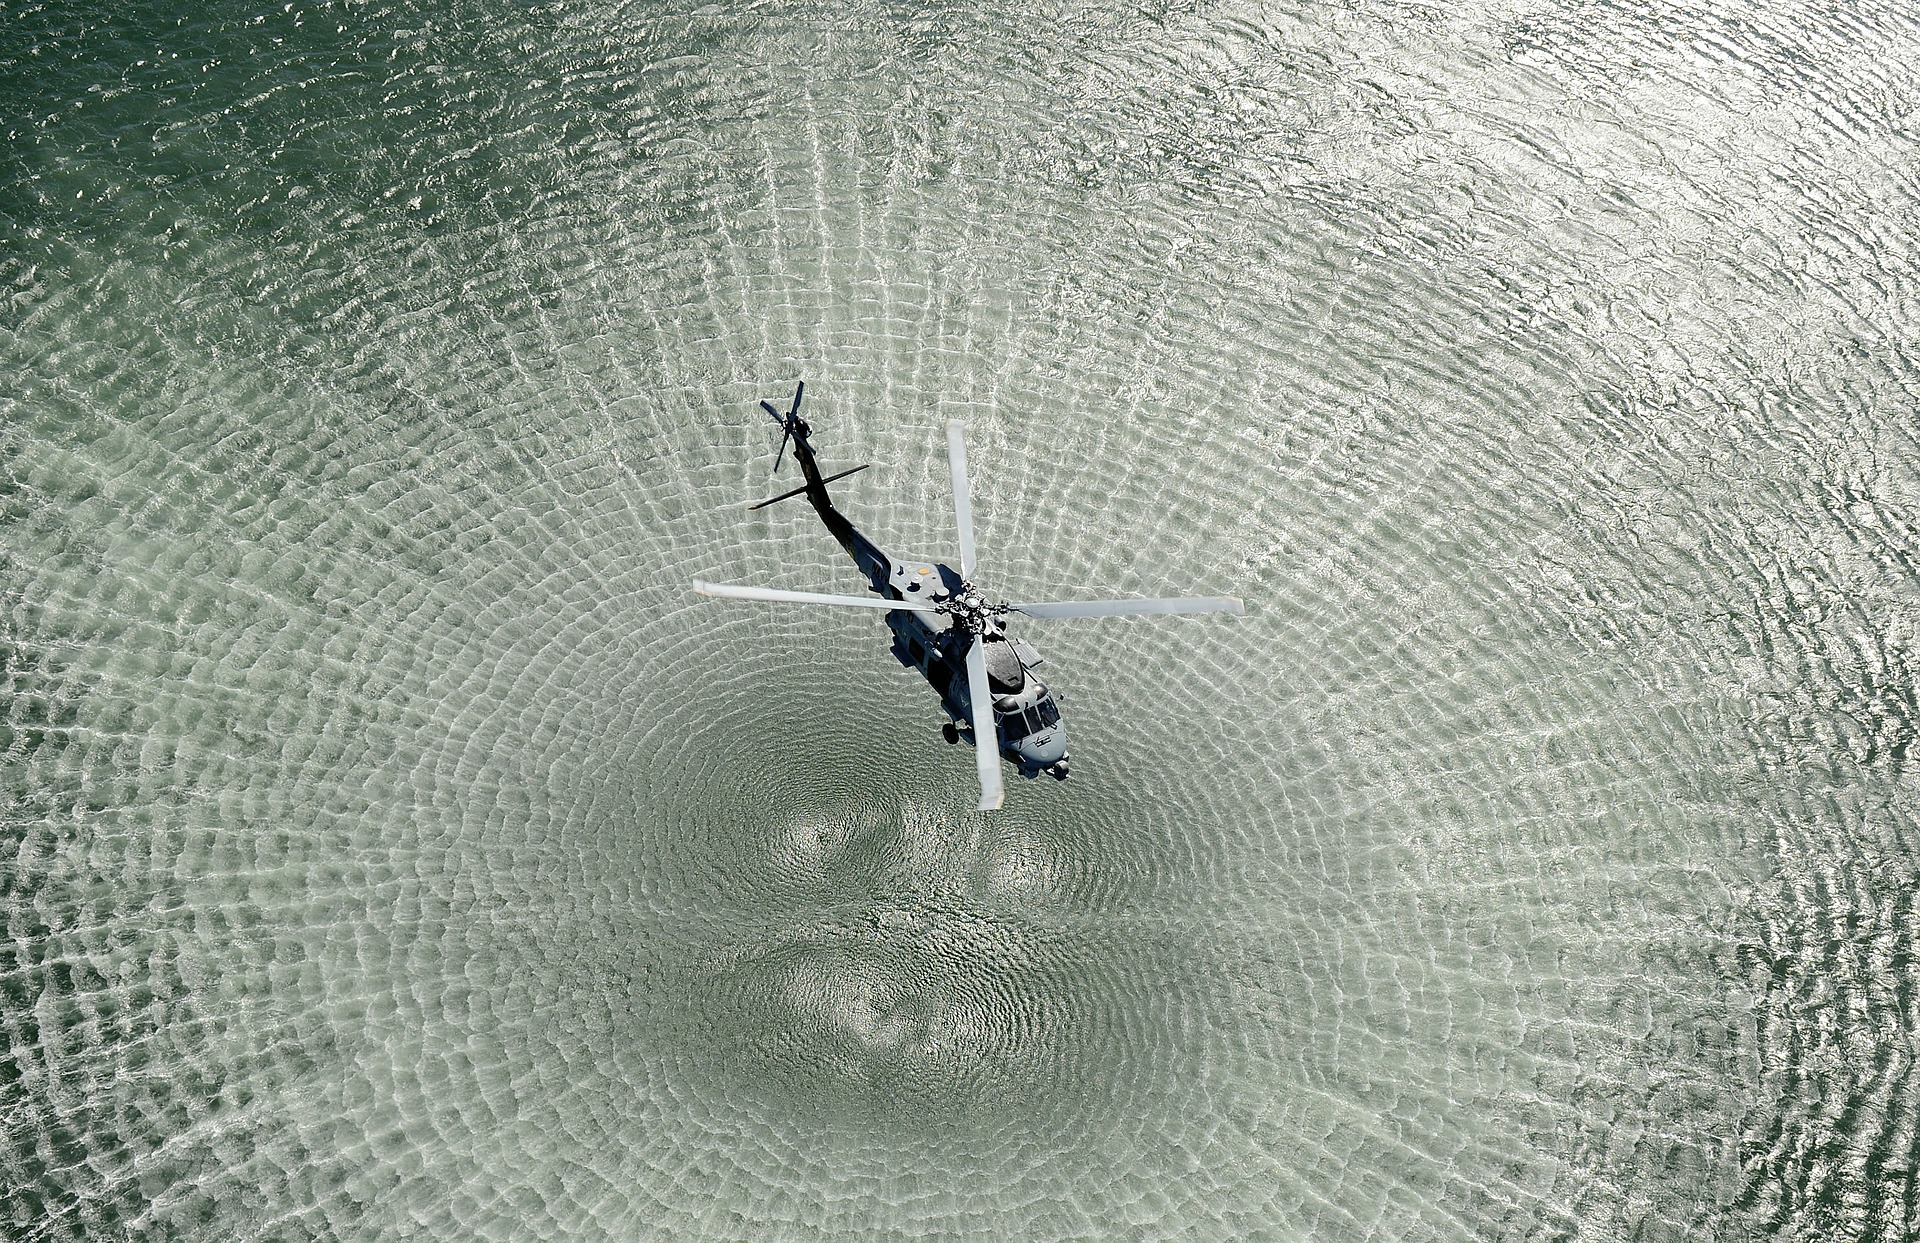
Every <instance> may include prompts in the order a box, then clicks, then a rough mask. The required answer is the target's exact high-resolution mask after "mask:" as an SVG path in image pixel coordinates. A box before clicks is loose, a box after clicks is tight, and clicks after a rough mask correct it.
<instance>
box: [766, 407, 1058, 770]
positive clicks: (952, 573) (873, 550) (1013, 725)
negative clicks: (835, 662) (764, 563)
mask: <svg viewBox="0 0 1920 1243" xmlns="http://www.w3.org/2000/svg"><path fill="white" fill-rule="evenodd" d="M804 391H805V385H804V384H802V385H801V386H800V387H799V388H797V389H796V390H795V392H794V402H793V409H792V410H789V411H788V413H787V414H786V415H785V416H782V415H781V414H780V413H779V412H778V411H776V410H774V409H773V407H772V406H770V405H766V403H762V405H763V406H764V407H765V409H766V410H767V412H768V413H770V414H772V415H773V416H774V418H775V420H776V421H778V422H779V423H780V425H781V428H782V430H783V433H784V434H783V437H782V440H781V446H780V447H781V450H782V452H784V451H785V449H786V446H787V444H788V443H789V441H790V442H791V443H792V445H793V456H794V457H795V459H797V460H798V461H799V463H800V470H801V473H802V474H804V475H805V476H806V480H807V484H806V487H805V488H804V489H803V490H802V491H803V492H804V495H805V496H806V498H807V500H808V502H809V503H810V504H812V506H813V509H814V512H815V513H817V514H819V515H820V521H821V522H822V523H824V524H825V526H826V528H827V530H828V532H829V533H831V534H832V535H833V537H834V539H835V540H837V541H838V542H839V544H840V547H841V548H843V549H845V550H846V553H847V555H848V556H850V557H852V558H853V563H854V564H855V565H857V566H858V567H859V568H860V571H861V572H862V573H863V574H865V575H866V576H867V582H868V585H869V586H871V587H872V589H873V591H874V593H875V594H876V595H879V596H880V597H882V598H883V599H888V600H914V601H917V602H924V603H929V604H944V603H947V602H948V601H951V600H952V599H954V598H955V597H956V596H958V595H959V594H960V593H961V592H962V591H963V589H964V588H965V586H966V584H965V582H964V580H963V579H962V578H961V576H960V572H959V571H958V570H956V569H954V568H953V567H952V566H950V565H946V564H944V563H942V562H936V561H903V560H900V559H899V558H896V557H891V556H888V555H887V554H886V553H885V552H883V551H882V550H881V548H880V546H879V545H878V544H875V543H874V542H873V541H872V540H871V539H869V538H867V536H866V534H865V533H864V532H862V531H861V530H860V529H859V528H858V527H856V526H854V525H853V523H852V521H851V520H849V519H848V518H847V516H846V515H845V514H843V513H841V512H840V511H839V509H837V508H836V507H835V506H834V504H833V498H832V497H831V496H830V495H829V494H828V492H827V485H826V480H825V479H823V478H822V477H821V475H820V467H819V464H818V462H817V461H816V460H815V458H814V453H813V445H812V444H811V442H810V441H809V440H808V437H809V436H810V435H811V434H812V429H811V428H810V427H809V426H808V424H807V422H806V420H804V419H802V418H800V417H799V415H798V410H799V406H800V398H801V395H802V393H804ZM775 465H776V467H777V466H778V460H777V459H776V462H775ZM799 494H800V493H793V494H790V495H799ZM885 616H886V621H887V626H888V628H889V629H891V630H892V631H893V648H892V650H893V655H894V658H895V659H897V660H898V661H900V663H901V664H902V665H905V666H907V667H908V668H911V669H918V670H919V671H920V674H921V676H922V677H924V678H926V679H927V683H928V685H930V686H932V687H933V689H934V691H935V692H936V693H937V694H938V695H939V696H940V706H941V707H942V708H944V709H945V710H946V713H947V715H948V716H949V717H951V718H952V720H953V724H954V726H955V732H956V734H957V736H958V737H963V738H966V739H967V740H968V741H971V742H975V744H976V745H977V740H976V739H974V738H973V737H972V720H973V713H972V712H971V711H970V710H969V709H970V706H971V705H970V703H969V696H968V692H967V670H966V653H967V646H968V641H969V638H970V636H969V635H968V633H967V631H966V629H965V627H964V626H962V625H960V624H959V623H958V621H957V620H956V619H955V618H954V617H952V616H949V615H946V614H941V613H916V612H908V611H906V610H904V609H903V610H900V611H898V612H889V613H887V614H886V615H885ZM981 638H982V641H983V642H984V643H985V644H986V647H985V651H986V654H987V667H988V672H989V675H991V674H992V672H993V669H994V666H995V665H996V664H997V665H999V667H1000V669H1001V670H1002V679H1001V680H1002V684H1003V685H1008V686H1010V687H1011V689H1009V690H1008V691H1007V692H1006V693H1004V694H998V693H997V694H996V698H995V701H994V703H993V705H992V708H993V717H992V719H993V722H994V733H995V735H996V741H997V742H998V743H999V744H1000V745H999V747H998V750H999V753H1000V754H1001V756H1002V757H1004V758H1006V759H1008V760H1011V761H1013V763H1014V764H1015V765H1016V766H1017V768H1018V771H1019V772H1020V774H1021V775H1022V776H1025V777H1034V776H1037V775H1039V774H1040V773H1041V772H1049V773H1050V774H1051V775H1052V776H1054V777H1058V778H1062V779H1064V778H1065V777H1066V775H1067V761H1068V757H1067V728H1066V724H1065V722H1063V721H1061V720H1060V712H1059V705H1058V702H1057V701H1056V700H1055V699H1054V698H1053V695H1052V693H1051V692H1050V691H1049V690H1048V689H1047V686H1046V684H1045V683H1044V682H1042V681H1041V680H1040V679H1039V678H1037V677H1035V676H1034V675H1033V672H1032V671H1033V667H1034V666H1036V665H1038V664H1040V663H1041V657H1040V654H1039V652H1037V651H1035V650H1034V648H1033V646H1032V645H1031V644H1029V643H1026V642H1024V641H1022V642H1018V643H1015V642H1012V641H1009V640H1008V639H1007V635H1006V631H1005V628H1004V627H1003V626H1001V625H1000V623H999V620H998V619H997V618H990V619H988V620H987V623H986V626H985V629H984V630H983V632H982V635H981ZM996 689H997V688H996Z"/></svg>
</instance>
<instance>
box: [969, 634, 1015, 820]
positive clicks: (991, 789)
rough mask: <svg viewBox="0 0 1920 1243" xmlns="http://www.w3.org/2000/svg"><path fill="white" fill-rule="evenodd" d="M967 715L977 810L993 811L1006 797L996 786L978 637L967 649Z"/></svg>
mask: <svg viewBox="0 0 1920 1243" xmlns="http://www.w3.org/2000/svg"><path fill="white" fill-rule="evenodd" d="M967 711H968V712H969V714H970V715H971V716H972V718H973V761H974V763H975V764H977V765H979V767H980V810H981V811H993V810H995V809H997V808H998V807H999V806H1000V803H1001V800H1003V799H1004V798H1005V797H1006V793H1007V792H1006V787H1005V786H1003V785H1002V784H1001V782H1000V731H999V729H998V728H997V727H995V725H994V723H993V687H992V685H991V684H990V683H989V682H988V681H987V649H986V648H985V647H984V646H983V645H982V643H981V641H980V636H979V635H975V636H974V638H973V646H972V647H969V648H968V649H967Z"/></svg>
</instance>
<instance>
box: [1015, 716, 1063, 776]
mask: <svg viewBox="0 0 1920 1243" xmlns="http://www.w3.org/2000/svg"><path fill="white" fill-rule="evenodd" d="M1020 743H1021V745H1020V758H1021V759H1023V760H1025V761H1026V762H1027V763H1029V764H1031V765H1033V766H1034V767H1035V768H1048V767H1051V766H1052V765H1054V764H1057V763H1059V762H1060V761H1061V760H1063V759H1065V758H1066V757H1067V731H1066V730H1065V729H1063V728H1061V727H1060V726H1058V725H1056V726H1054V727H1053V728H1052V729H1050V730H1047V731H1045V732H1043V733H1039V734H1029V735H1027V736H1026V737H1025V738H1023V739H1021V740H1020Z"/></svg>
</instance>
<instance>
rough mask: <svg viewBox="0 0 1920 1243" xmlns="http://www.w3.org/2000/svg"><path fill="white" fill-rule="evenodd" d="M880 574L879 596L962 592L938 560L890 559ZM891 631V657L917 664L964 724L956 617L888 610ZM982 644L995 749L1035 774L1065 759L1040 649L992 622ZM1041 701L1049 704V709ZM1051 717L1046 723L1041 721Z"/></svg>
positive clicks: (962, 646) (933, 598)
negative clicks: (1040, 672)
mask: <svg viewBox="0 0 1920 1243" xmlns="http://www.w3.org/2000/svg"><path fill="white" fill-rule="evenodd" d="M888 564H889V570H888V574H887V576H886V579H885V580H884V585H883V584H882V583H880V582H876V583H875V584H874V589H875V591H876V592H878V593H879V594H880V595H882V596H885V597H887V598H889V599H894V600H921V601H928V602H932V603H942V602H944V601H946V600H948V599H950V598H952V596H953V594H954V593H955V592H957V591H959V590H960V588H961V585H962V584H961V579H960V574H959V571H957V570H955V569H954V568H953V567H952V566H950V565H946V564H943V563H941V562H937V561H919V562H915V561H898V560H890V561H889V563H888ZM886 620H887V625H888V626H889V627H890V628H891V629H892V630H893V635H894V639H893V655H894V658H895V659H896V660H898V661H899V662H900V663H901V664H902V665H905V666H906V667H907V668H909V669H918V670H919V671H920V674H921V675H922V676H923V677H925V678H926V679H927V683H928V684H929V685H930V686H932V687H933V689H934V690H935V691H936V692H937V693H938V694H939V695H940V702H941V706H942V707H943V708H945V709H946V711H947V715H948V716H950V717H952V718H953V721H954V724H955V725H956V726H959V727H966V726H967V725H968V722H970V721H971V720H972V719H973V713H972V712H971V711H970V710H969V709H970V706H971V705H970V704H969V703H968V695H967V671H966V665H965V663H964V662H965V659H966V645H967V643H968V642H969V639H970V636H969V635H968V634H967V632H966V631H965V630H964V629H963V628H962V627H960V626H958V625H956V624H955V622H954V619H953V618H951V617H949V616H947V615H945V614H939V613H933V614H928V613H910V612H907V611H905V610H902V611H900V612H897V613H888V614H886ZM982 638H983V640H984V641H985V643H986V648H985V650H986V655H987V672H988V676H989V677H990V678H991V679H992V683H993V690H994V691H995V693H996V697H995V699H994V701H993V704H992V708H993V715H994V725H995V729H996V732H997V733H998V734H999V739H1000V743H1001V746H1000V753H1001V754H1002V755H1003V756H1005V757H1006V758H1008V759H1010V760H1013V761H1014V762H1015V763H1016V764H1018V765H1019V766H1020V771H1021V772H1022V773H1023V774H1024V775H1026V776H1029V777H1031V776H1034V775H1035V774H1037V773H1039V772H1040V771H1042V770H1044V769H1047V768H1049V767H1051V766H1053V765H1055V764H1057V763H1059V762H1060V761H1062V760H1064V759H1066V758H1067V728H1066V725H1065V723H1063V722H1061V721H1060V720H1059V717H1058V704H1057V702H1056V701H1054V699H1053V696H1052V692H1051V691H1050V690H1048V688H1047V685H1046V683H1044V682H1042V681H1041V680H1040V679H1039V678H1038V677H1036V676H1034V673H1033V668H1034V666H1036V665H1038V664H1040V663H1041V662H1042V658H1041V656H1040V653H1039V652H1038V651H1036V650H1035V649H1034V647H1033V645H1032V644H1030V643H1028V642H1026V641H1025V640H1023V639H1009V638H1008V637H1007V635H1006V633H1005V630H1004V629H1003V628H1001V627H999V626H998V625H997V624H994V625H992V626H990V627H989V629H988V630H987V632H986V633H985V634H984V635H983V636H982ZM1043 704H1052V705H1053V712H1052V713H1048V712H1047V710H1046V708H1044V707H1043V706H1042V705H1043ZM1048 717H1051V720H1050V722H1049V723H1047V724H1040V722H1041V721H1043V720H1046V719H1047V718H1048Z"/></svg>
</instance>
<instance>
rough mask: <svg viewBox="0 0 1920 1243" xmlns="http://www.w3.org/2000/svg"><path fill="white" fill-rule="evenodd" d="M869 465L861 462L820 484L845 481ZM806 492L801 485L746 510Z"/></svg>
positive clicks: (756, 503) (805, 487)
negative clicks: (838, 480)
mask: <svg viewBox="0 0 1920 1243" xmlns="http://www.w3.org/2000/svg"><path fill="white" fill-rule="evenodd" d="M871 465H873V463H872V462H862V463H861V464H860V465H858V466H856V467H854V468H853V469H852V470H843V471H841V472H840V473H839V474H837V475H828V476H827V477H826V478H825V479H822V480H821V481H820V482H821V483H823V484H827V483H832V482H833V481H834V480H836V479H845V478H846V477H847V476H848V475H857V474H859V473H860V472H861V471H863V470H865V469H866V468H867V467H869V466H871ZM806 490H807V485H806V484H801V485H800V486H799V487H797V488H795V489H794V490H793V491H791V492H782V493H781V494H780V495H779V496H771V497H768V498H767V499H766V500H764V501H756V502H755V503H753V504H752V505H749V506H747V508H748V509H765V508H766V507H767V506H769V505H772V504H775V503H776V502H779V501H786V500H791V499H792V498H794V497H796V496H800V495H802V494H804V493H805V492H806Z"/></svg>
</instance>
